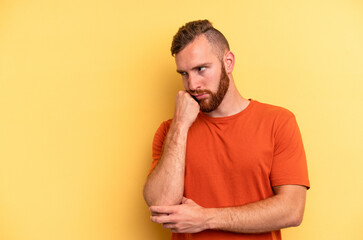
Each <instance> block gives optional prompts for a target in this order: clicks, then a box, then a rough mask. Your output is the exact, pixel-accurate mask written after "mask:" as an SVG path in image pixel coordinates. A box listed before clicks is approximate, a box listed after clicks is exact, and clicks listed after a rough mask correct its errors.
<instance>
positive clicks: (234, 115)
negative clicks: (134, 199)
mask: <svg viewBox="0 0 363 240" xmlns="http://www.w3.org/2000/svg"><path fill="white" fill-rule="evenodd" d="M171 51H172V55H173V56H175V62H176V66H177V72H178V73H180V75H181V77H182V80H183V85H184V87H185V91H180V92H179V93H178V94H177V97H176V102H175V113H174V117H173V119H172V120H168V121H165V122H163V123H162V124H161V126H160V127H159V129H158V130H157V132H156V134H155V137H154V142H153V159H154V161H153V164H152V170H151V171H150V174H149V176H148V179H147V181H146V184H145V187H144V198H145V200H146V202H147V204H148V205H149V206H150V211H151V215H152V216H151V220H152V221H153V222H156V223H160V224H162V225H163V226H164V227H165V228H168V229H171V231H172V239H208V240H214V239H219V240H222V239H223V240H224V239H281V233H280V229H281V228H286V227H292V226H298V225H300V223H301V221H302V218H303V212H304V207H305V198H306V190H307V189H308V188H309V187H310V186H309V180H308V174H307V166H306V159H305V153H304V148H303V144H302V140H301V136H300V132H299V129H298V126H297V123H296V120H295V117H294V115H293V114H292V113H291V112H289V111H288V110H286V109H283V108H280V107H276V106H272V105H268V104H263V103H260V102H258V101H255V100H248V99H245V98H243V97H242V96H241V95H240V94H239V92H238V90H237V88H236V86H235V83H234V80H233V76H232V71H233V67H234V62H235V58H234V55H233V53H232V52H231V51H230V49H229V45H228V42H227V40H226V39H225V37H224V36H223V34H222V33H220V32H219V31H218V30H216V29H215V28H214V27H213V26H212V24H211V23H210V22H209V21H208V20H203V21H194V22H189V23H187V24H186V25H184V26H183V27H181V28H180V29H179V31H178V32H177V34H176V35H175V36H174V39H173V42H172V47H171Z"/></svg>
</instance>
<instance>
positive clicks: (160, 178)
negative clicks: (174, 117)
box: [144, 122, 188, 206]
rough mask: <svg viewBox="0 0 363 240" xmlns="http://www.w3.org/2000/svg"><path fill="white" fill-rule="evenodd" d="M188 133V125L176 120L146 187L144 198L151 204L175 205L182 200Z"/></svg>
mask: <svg viewBox="0 0 363 240" xmlns="http://www.w3.org/2000/svg"><path fill="white" fill-rule="evenodd" d="M187 135H188V128H187V127H185V126H184V125H181V124H177V123H174V122H173V123H172V124H171V126H170V129H169V132H168V134H167V136H166V140H165V143H164V147H163V154H162V157H161V159H160V161H159V163H158V164H157V166H156V167H155V169H154V170H153V171H152V172H151V174H150V175H149V177H148V179H147V181H146V184H145V187H144V198H145V201H146V203H147V204H148V205H149V206H151V205H175V204H179V203H180V202H181V200H182V197H183V192H184V174H185V152H186V142H187Z"/></svg>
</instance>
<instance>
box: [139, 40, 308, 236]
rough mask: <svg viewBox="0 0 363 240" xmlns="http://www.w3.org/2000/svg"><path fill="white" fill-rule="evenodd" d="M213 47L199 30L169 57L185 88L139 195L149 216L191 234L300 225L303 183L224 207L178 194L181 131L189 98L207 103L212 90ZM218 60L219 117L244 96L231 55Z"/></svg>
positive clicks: (189, 117) (189, 119) (195, 109)
mask: <svg viewBox="0 0 363 240" xmlns="http://www.w3.org/2000/svg"><path fill="white" fill-rule="evenodd" d="M216 51H217V50H216V47H214V46H213V45H211V44H209V42H208V40H207V39H206V38H205V37H204V36H203V35H202V36H199V37H197V38H196V39H195V40H194V41H193V42H191V43H190V44H189V45H187V46H186V47H185V48H184V49H183V50H182V51H180V52H179V53H178V54H176V56H175V62H176V66H177V71H178V72H179V73H180V74H181V76H182V80H183V85H184V87H185V90H186V91H180V92H179V93H178V94H177V97H176V101H175V113H174V118H173V121H172V123H171V126H170V129H169V132H168V134H167V136H166V140H165V142H164V148H163V154H162V157H161V159H160V161H159V163H158V165H157V166H156V167H155V169H154V170H153V171H152V173H151V174H150V175H149V177H148V179H147V181H146V184H145V187H144V198H145V201H146V203H147V204H148V205H149V206H150V208H149V209H150V212H151V217H150V219H151V221H153V222H156V223H160V224H162V225H163V226H164V227H165V228H168V229H171V231H172V232H177V233H196V232H200V231H203V230H206V229H216V230H224V231H231V232H238V233H261V232H269V231H273V230H277V229H281V228H286V227H293V226H298V225H300V223H301V221H302V218H303V213H304V207H305V199H306V187H304V186H299V185H283V186H277V187H274V188H273V190H274V193H275V195H274V196H272V197H270V198H267V199H265V200H261V201H257V202H254V203H250V204H247V205H243V206H237V207H229V208H203V207H201V206H199V205H198V204H197V203H195V202H194V201H193V200H192V199H187V198H185V197H183V191H184V174H185V151H186V141H187V134H188V130H189V128H190V126H191V125H192V124H193V122H194V121H195V119H196V117H197V115H198V113H199V105H198V103H197V102H196V101H195V100H194V99H193V97H191V95H190V94H189V93H188V92H187V91H189V92H191V93H192V94H193V95H194V97H195V98H197V99H198V100H200V101H205V102H206V103H208V101H210V96H209V94H204V95H200V94H199V93H198V92H203V90H206V89H207V90H209V91H211V92H213V93H215V92H217V90H218V86H219V80H220V76H221V67H222V66H223V65H222V62H221V59H220V57H218V55H220V54H217V53H216ZM222 55H223V58H222V61H223V64H224V68H225V71H226V73H227V75H228V78H229V80H230V82H229V88H228V90H227V93H226V95H225V97H224V98H223V101H222V102H221V103H220V105H219V106H218V107H217V108H216V109H215V110H213V111H211V112H208V113H206V114H207V115H209V116H211V117H225V116H230V115H233V114H236V113H238V112H241V111H243V110H244V109H245V108H246V107H247V106H248V104H249V101H248V100H247V99H245V98H243V97H242V96H241V95H240V94H239V92H238V90H237V88H236V86H235V84H234V81H233V76H232V71H233V67H234V61H235V60H234V55H233V53H232V52H230V51H228V50H226V51H225V52H224V53H223V54H222Z"/></svg>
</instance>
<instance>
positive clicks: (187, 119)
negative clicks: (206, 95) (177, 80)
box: [174, 91, 200, 128]
mask: <svg viewBox="0 0 363 240" xmlns="http://www.w3.org/2000/svg"><path fill="white" fill-rule="evenodd" d="M199 108H200V107H199V104H198V102H197V101H195V100H194V99H193V98H192V96H190V94H189V93H188V92H186V91H179V92H178V95H177V96H176V101H175V113H174V121H175V123H179V124H182V125H185V126H186V127H188V128H189V127H190V126H191V125H192V124H193V122H194V121H195V119H196V118H197V116H198V113H199Z"/></svg>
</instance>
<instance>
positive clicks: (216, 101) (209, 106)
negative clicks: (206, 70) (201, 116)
mask: <svg viewBox="0 0 363 240" xmlns="http://www.w3.org/2000/svg"><path fill="white" fill-rule="evenodd" d="M228 88H229V77H228V75H227V72H226V70H225V69H224V64H222V69H221V76H220V79H219V85H218V90H217V92H216V93H214V92H212V91H210V90H208V89H205V90H195V91H190V90H189V91H188V92H189V93H190V94H208V95H209V96H208V97H207V98H203V99H200V100H198V99H196V98H194V99H195V100H196V101H197V102H198V103H199V106H200V110H201V111H202V112H206V113H209V112H212V111H214V110H216V109H217V108H218V106H219V105H220V104H221V102H222V101H223V99H224V96H225V95H226V93H227V90H228Z"/></svg>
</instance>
